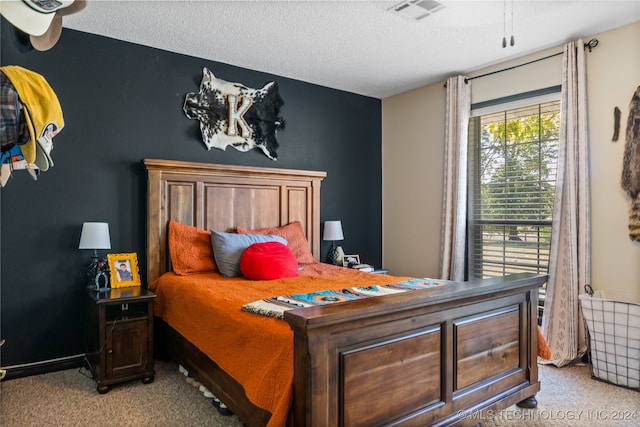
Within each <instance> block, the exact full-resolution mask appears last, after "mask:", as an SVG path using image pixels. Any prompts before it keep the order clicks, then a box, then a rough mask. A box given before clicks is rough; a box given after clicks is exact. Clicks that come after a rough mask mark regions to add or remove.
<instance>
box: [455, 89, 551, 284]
mask: <svg viewBox="0 0 640 427" xmlns="http://www.w3.org/2000/svg"><path fill="white" fill-rule="evenodd" d="M560 100H561V86H552V87H548V88H544V89H540V90H536V91H531V92H524V93H521V94H517V95H513V96H509V97H505V98H498V99H494V100H490V101H485V102H481V103H475V104H473V105H472V106H471V114H470V123H469V130H470V132H469V148H468V149H469V158H470V160H472V156H475V158H476V159H477V158H479V150H480V149H481V147H480V144H479V141H480V139H479V135H480V132H477V134H476V135H477V136H478V138H476V140H474V141H472V139H473V138H472V134H471V130H472V128H473V123H471V121H473V120H477V118H478V117H480V116H486V115H490V114H495V113H500V112H504V113H507V112H509V111H512V110H516V109H519V108H525V107H533V106H536V105H540V104H544V103H547V102H552V101H554V102H557V101H560ZM560 108H561V106H559V109H560ZM558 137H559V135H558ZM472 150H473V151H472ZM556 167H557V165H556ZM477 170H478V168H477V167H472V166H471V165H469V169H468V173H469V176H468V189H467V192H468V197H467V204H468V206H467V212H468V213H467V238H466V251H465V258H466V259H465V278H466V279H474V278H478V276H477V273H476V270H477V269H474V268H473V262H474V260H473V257H474V251H473V249H474V248H473V247H471V245H472V244H476V245H477V244H478V243H479V244H480V247H483V245H484V240H483V238H482V236H481V235H480V236H479V235H478V233H482V226H483V225H496V224H500V225H501V226H503V227H505V230H506V228H507V227H508V225H507V224H508V223H509V222H510V221H509V220H508V219H507V220H505V219H502V220H491V219H490V220H485V219H482V218H476V215H474V208H476V206H475V205H474V203H475V200H474V198H473V195H474V193H473V191H476V190H477V191H479V188H480V185H479V180H480V177H481V176H480V173H476V172H474V171H477ZM474 175H475V176H474ZM551 221H552V220H551V219H549V220H524V219H523V220H514V221H513V223H514V224H517V225H530V226H536V227H548V229H549V240H550V237H551V236H550V233H551ZM476 226H480V227H476ZM506 235H507V234H506V233H505V234H503V236H506ZM538 235H540V229H539V228H538ZM539 241H540V240H538V241H537V243H536V244H537V247H538V255H537V260H538V261H537V265H538V268H540V266H541V265H543V264H546V265H547V266H548V261H549V260H548V253H547V254H546V256H547V260H546V262H541V251H540V243H539ZM497 242H501V243H500V244H502V246H503V247H506V245H507V244H508V239H507V238H504V237H503V239H502V240H497ZM482 265H483V266H484V265H485V263H484V262H482ZM500 265H502V274H503V275H504V274H506V273H505V270H506V269H507V268H508V263H507V262H506V261H505V260H504V259H503V262H502V263H501V264H500ZM481 270H482V271H481V276H482V277H489V276H488V274H489V275H490V273H487V274H485V270H486V269H484V268H481ZM494 273H495V272H494ZM496 276H497V274H492V275H491V277H496Z"/></svg>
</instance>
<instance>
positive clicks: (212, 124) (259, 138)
mask: <svg viewBox="0 0 640 427" xmlns="http://www.w3.org/2000/svg"><path fill="white" fill-rule="evenodd" d="M282 105H284V101H283V100H282V98H280V94H279V93H278V84H277V83H275V82H269V83H267V84H266V85H265V86H264V87H263V88H262V89H252V88H249V87H246V86H244V85H241V84H239V83H230V82H226V81H224V80H220V79H218V78H217V77H216V76H214V75H213V73H212V72H211V71H209V69H207V68H206V67H205V68H204V69H203V70H202V82H200V91H199V92H197V93H196V92H190V93H187V95H186V97H185V100H184V106H183V107H182V109H183V110H184V113H185V114H186V115H187V117H188V118H190V119H197V120H199V121H200V132H201V133H202V141H203V142H204V144H205V145H206V146H207V149H208V150H210V149H211V148H212V147H214V148H219V149H221V150H225V149H226V148H227V146H229V145H230V146H232V147H233V148H235V149H236V150H239V151H243V152H244V151H249V150H251V149H253V148H260V149H261V150H262V152H263V153H264V154H265V155H266V156H267V157H269V158H270V159H271V160H276V159H277V158H278V154H277V153H276V148H278V141H277V140H276V131H277V130H278V129H284V120H283V119H282V117H279V116H278V114H279V113H280V107H281V106H282Z"/></svg>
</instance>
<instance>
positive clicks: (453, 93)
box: [440, 76, 471, 280]
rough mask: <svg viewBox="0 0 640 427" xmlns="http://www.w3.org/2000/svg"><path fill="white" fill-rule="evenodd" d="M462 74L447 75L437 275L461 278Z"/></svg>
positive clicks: (465, 87)
mask: <svg viewBox="0 0 640 427" xmlns="http://www.w3.org/2000/svg"><path fill="white" fill-rule="evenodd" d="M469 86H470V85H469V84H467V83H466V82H465V77H464V76H457V77H449V79H447V107H446V108H447V111H446V135H445V159H444V161H445V170H444V195H443V200H444V204H443V211H442V233H441V236H442V238H441V242H440V249H441V251H440V253H441V260H440V278H442V279H446V280H464V247H465V233H466V216H467V139H468V128H469V115H470V111H471V88H470V87H469Z"/></svg>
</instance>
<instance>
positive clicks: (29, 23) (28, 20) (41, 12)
mask: <svg viewBox="0 0 640 427" xmlns="http://www.w3.org/2000/svg"><path fill="white" fill-rule="evenodd" d="M72 3H73V0H2V1H0V14H2V16H4V17H5V19H6V20H7V21H9V22H11V24H12V25H13V26H15V27H17V28H19V29H20V30H22V31H24V32H25V33H27V34H30V35H32V36H41V35H43V34H44V33H45V32H46V31H47V29H48V28H49V26H50V25H51V22H52V21H53V18H54V17H55V15H56V12H57V11H58V10H60V9H63V8H65V7H68V6H70V5H71V4H72Z"/></svg>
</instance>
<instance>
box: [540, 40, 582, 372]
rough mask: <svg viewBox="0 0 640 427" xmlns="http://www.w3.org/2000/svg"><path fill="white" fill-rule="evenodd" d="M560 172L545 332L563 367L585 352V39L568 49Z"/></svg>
mask: <svg viewBox="0 0 640 427" xmlns="http://www.w3.org/2000/svg"><path fill="white" fill-rule="evenodd" d="M562 73H563V81H562V100H561V112H560V121H561V129H560V141H559V147H558V177H557V181H556V197H555V204H554V211H553V222H552V229H551V236H552V237H551V253H550V260H549V282H548V283H547V295H546V301H545V307H544V315H543V325H542V329H543V333H544V336H545V338H546V340H547V343H548V344H549V347H550V349H551V353H552V357H551V360H549V361H543V360H540V362H544V363H551V364H554V365H556V366H564V365H566V364H568V363H570V362H572V361H574V360H575V359H577V358H579V357H581V356H582V355H583V354H584V353H585V351H586V341H585V333H584V326H583V321H582V313H581V311H580V305H579V301H578V295H579V294H581V293H584V285H586V284H588V283H589V281H590V274H591V272H590V264H591V260H590V252H591V246H590V201H589V144H588V143H589V138H588V134H587V129H588V128H587V97H586V95H587V94H586V88H587V83H586V71H585V53H584V44H583V42H582V40H577V41H575V42H571V43H568V44H567V45H566V46H565V48H564V60H563V71H562Z"/></svg>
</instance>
